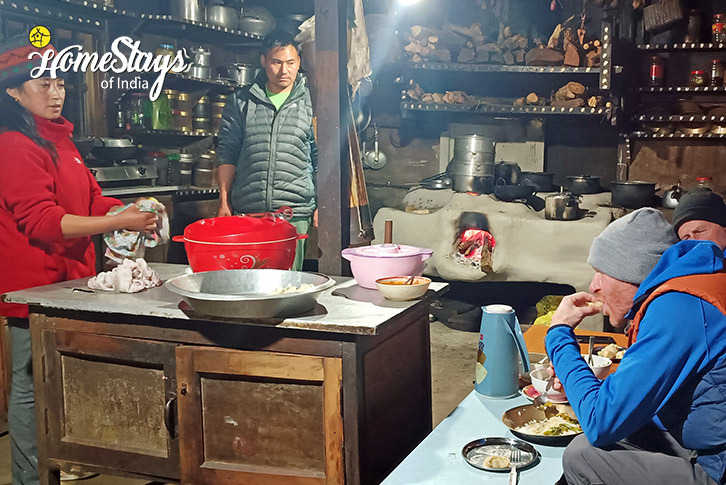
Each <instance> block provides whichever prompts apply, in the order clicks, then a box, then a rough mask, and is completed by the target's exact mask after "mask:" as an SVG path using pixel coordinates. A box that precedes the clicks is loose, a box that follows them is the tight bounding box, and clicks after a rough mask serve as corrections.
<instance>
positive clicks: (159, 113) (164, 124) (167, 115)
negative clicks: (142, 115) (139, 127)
mask: <svg viewBox="0 0 726 485" xmlns="http://www.w3.org/2000/svg"><path fill="white" fill-rule="evenodd" d="M151 124H152V128H153V129H154V130H171V128H172V114H171V107H170V106H169V98H167V97H166V94H165V93H161V94H160V95H159V97H158V98H156V101H154V102H153V110H152V117H151Z"/></svg>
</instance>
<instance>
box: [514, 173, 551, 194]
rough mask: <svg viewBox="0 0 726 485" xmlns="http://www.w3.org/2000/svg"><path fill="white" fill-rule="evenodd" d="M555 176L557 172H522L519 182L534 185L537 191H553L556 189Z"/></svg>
mask: <svg viewBox="0 0 726 485" xmlns="http://www.w3.org/2000/svg"><path fill="white" fill-rule="evenodd" d="M554 177H555V174H553V173H550V172H522V176H521V177H520V179H519V183H520V184H522V185H533V186H534V189H535V191H537V192H552V191H553V190H555V186H554V183H553V180H554Z"/></svg>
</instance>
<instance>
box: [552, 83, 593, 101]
mask: <svg viewBox="0 0 726 485" xmlns="http://www.w3.org/2000/svg"><path fill="white" fill-rule="evenodd" d="M584 94H585V86H583V85H582V84H580V83H578V82H575V81H570V82H568V83H567V84H565V85H564V86H562V87H561V88H560V89H558V90H557V92H555V94H554V95H553V96H552V100H553V101H566V100H570V99H573V98H577V97H580V96H583V95H584ZM583 101H584V100H583Z"/></svg>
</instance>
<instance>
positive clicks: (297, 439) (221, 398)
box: [4, 264, 448, 485]
mask: <svg viewBox="0 0 726 485" xmlns="http://www.w3.org/2000/svg"><path fill="white" fill-rule="evenodd" d="M155 267H156V268H157V271H159V274H160V276H161V277H162V279H167V278H169V277H172V276H176V275H178V274H181V273H183V271H184V269H185V267H184V266H180V265H168V264H162V265H156V266H155ZM336 279H337V280H338V281H337V284H336V285H335V286H333V287H332V288H330V289H328V290H326V291H325V292H323V293H322V294H321V296H320V297H319V299H318V305H317V306H316V308H315V309H313V310H311V311H310V312H308V313H306V314H305V315H300V316H296V317H291V318H285V319H282V318H278V319H245V318H242V317H241V318H239V319H234V320H230V319H221V318H214V317H205V316H203V315H199V314H196V313H194V311H192V310H191V309H190V308H188V307H185V304H184V303H180V300H179V297H178V296H177V295H175V294H173V293H171V292H170V291H168V290H166V288H164V287H159V288H153V289H149V290H146V291H144V292H142V293H139V294H133V295H125V294H118V293H107V292H96V293H92V294H89V293H86V292H76V291H73V288H78V287H83V286H84V285H85V281H84V280H77V281H73V282H64V283H58V284H55V285H49V286H45V287H39V288H32V289H28V290H23V291H19V292H13V293H10V294H7V295H5V296H4V298H5V301H8V302H14V303H21V302H23V303H26V304H29V305H30V313H31V316H30V322H31V335H32V343H33V359H34V360H33V365H34V368H35V369H38V371H36V372H35V374H34V379H35V390H36V417H37V423H38V450H39V461H40V472H41V474H40V477H41V483H42V484H54V485H57V484H59V483H60V482H59V470H60V468H61V467H66V466H69V465H80V466H82V467H84V468H86V469H88V470H92V471H98V472H99V473H103V474H113V475H122V476H130V477H140V478H144V479H147V480H154V481H158V482H166V483H169V482H181V483H184V484H190V485H203V484H214V485H218V484H225V483H226V484H236V483H245V484H250V485H271V484H281V485H285V484H301V485H308V484H316V485H317V484H320V485H322V484H326V485H327V484H349V485H351V484H353V485H357V484H371V485H373V484H378V483H380V482H381V481H382V480H383V479H384V478H385V477H386V476H387V475H388V473H390V472H391V471H392V470H393V468H395V466H396V465H397V464H398V463H399V462H400V461H401V460H402V459H403V458H404V457H405V456H406V455H407V454H408V453H409V452H410V451H411V450H412V449H413V448H414V447H415V446H416V445H417V444H418V443H419V442H420V441H421V440H423V438H424V437H425V436H426V435H427V434H428V433H429V432H430V431H431V425H432V417H431V358H430V339H429V312H428V306H429V303H430V302H431V301H432V300H433V299H434V298H435V297H436V296H437V294H441V293H443V292H444V291H446V288H447V286H448V285H446V284H445V283H432V285H431V288H430V290H429V292H428V293H427V294H426V295H425V296H424V297H423V298H422V299H421V300H418V301H414V302H405V303H398V302H389V301H387V300H384V299H383V297H382V296H380V294H379V293H378V292H376V291H375V290H366V289H363V288H360V287H358V286H357V285H355V284H354V283H355V282H354V280H351V279H350V278H342V277H336ZM334 292H335V294H334ZM342 295H347V296H342Z"/></svg>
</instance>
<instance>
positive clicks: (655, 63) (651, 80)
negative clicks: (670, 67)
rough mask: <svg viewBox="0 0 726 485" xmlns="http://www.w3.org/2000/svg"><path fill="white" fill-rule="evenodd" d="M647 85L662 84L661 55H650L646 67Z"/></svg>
mask: <svg viewBox="0 0 726 485" xmlns="http://www.w3.org/2000/svg"><path fill="white" fill-rule="evenodd" d="M648 73H649V74H648V85H649V86H652V87H660V86H663V83H664V81H665V66H664V64H663V58H662V57H661V56H651V57H650V68H649V69H648Z"/></svg>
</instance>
